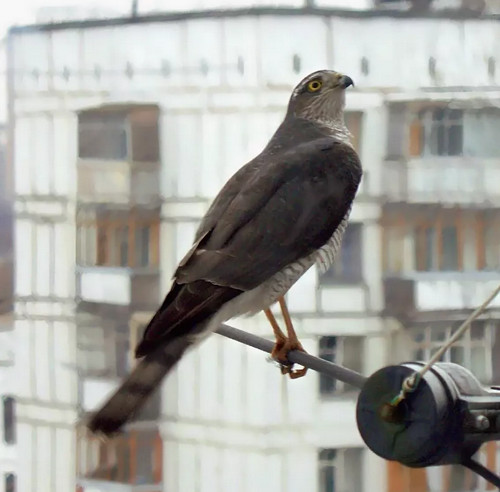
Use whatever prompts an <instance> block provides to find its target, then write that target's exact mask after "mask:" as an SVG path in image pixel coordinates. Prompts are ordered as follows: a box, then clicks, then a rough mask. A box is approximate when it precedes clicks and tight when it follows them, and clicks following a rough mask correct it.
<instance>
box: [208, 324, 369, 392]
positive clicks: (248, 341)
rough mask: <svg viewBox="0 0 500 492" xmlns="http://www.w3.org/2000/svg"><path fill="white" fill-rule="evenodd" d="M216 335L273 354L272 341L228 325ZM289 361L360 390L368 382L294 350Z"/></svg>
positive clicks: (352, 373) (331, 364) (347, 370)
mask: <svg viewBox="0 0 500 492" xmlns="http://www.w3.org/2000/svg"><path fill="white" fill-rule="evenodd" d="M216 333H218V334H219V335H222V336H224V337H226V338H230V339H231V340H235V341H237V342H240V343H244V344H245V345H249V346H250V347H253V348H256V349H258V350H262V351H263V352H267V353H268V354H270V353H271V351H272V349H273V347H274V343H273V342H271V340H266V339H265V338H262V337H258V336H256V335H252V334H251V333H247V332H246V331H242V330H238V329H237V328H234V327H232V326H228V325H221V326H220V328H219V329H217V330H216ZM288 360H289V361H290V362H293V363H294V364H300V365H301V366H304V367H307V368H308V369H312V370H313V371H317V372H320V373H321V374H326V375H328V376H331V377H332V378H335V379H338V380H339V381H342V382H344V383H347V384H350V385H352V386H355V387H356V388H359V389H361V388H362V387H363V385H364V384H365V381H366V377H365V376H363V375H361V374H359V373H357V372H356V371H352V370H351V369H347V368H346V367H342V366H339V365H337V364H333V363H332V362H328V361H326V360H323V359H320V358H318V357H315V356H314V355H311V354H307V353H305V352H298V351H297V350H292V351H291V352H290V353H289V354H288Z"/></svg>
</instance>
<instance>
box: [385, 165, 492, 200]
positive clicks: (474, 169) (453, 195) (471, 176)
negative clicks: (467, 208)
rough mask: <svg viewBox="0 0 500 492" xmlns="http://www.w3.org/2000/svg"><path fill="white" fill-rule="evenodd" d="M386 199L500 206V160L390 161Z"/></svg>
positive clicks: (386, 183)
mask: <svg viewBox="0 0 500 492" xmlns="http://www.w3.org/2000/svg"><path fill="white" fill-rule="evenodd" d="M382 181H383V186H384V189H383V195H384V196H385V197H386V198H387V199H388V200H389V201H391V202H408V203H415V204H422V203H441V204H446V205H476V206H477V205H480V206H484V207H488V206H500V188H499V187H498V183H500V160H499V159H484V158H472V157H427V158H412V159H409V160H408V161H406V162H401V161H386V162H385V165H384V169H383V180H382Z"/></svg>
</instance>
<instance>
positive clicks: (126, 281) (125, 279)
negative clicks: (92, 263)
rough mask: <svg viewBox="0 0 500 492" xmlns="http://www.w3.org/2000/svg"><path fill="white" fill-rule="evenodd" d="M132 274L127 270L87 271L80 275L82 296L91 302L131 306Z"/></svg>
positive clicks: (102, 269) (104, 269)
mask: <svg viewBox="0 0 500 492" xmlns="http://www.w3.org/2000/svg"><path fill="white" fill-rule="evenodd" d="M130 281H131V280H130V273H129V271H128V270H127V269H120V268H110V269H107V268H101V267H99V268H97V269H96V270H93V269H87V270H86V271H84V272H82V273H81V274H80V296H81V298H82V299H84V300H86V301H90V302H105V303H110V304H118V305H121V306H126V305H127V304H130V292H131V290H130V287H131V285H130Z"/></svg>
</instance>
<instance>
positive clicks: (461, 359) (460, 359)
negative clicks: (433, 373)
mask: <svg viewBox="0 0 500 492" xmlns="http://www.w3.org/2000/svg"><path fill="white" fill-rule="evenodd" d="M450 362H454V363H455V364H460V365H461V366H463V365H464V364H465V349H464V347H451V348H450Z"/></svg>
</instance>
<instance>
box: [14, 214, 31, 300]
mask: <svg viewBox="0 0 500 492" xmlns="http://www.w3.org/2000/svg"><path fill="white" fill-rule="evenodd" d="M14 232H15V244H16V257H15V261H16V265H15V269H14V272H15V273H14V275H15V286H16V287H15V289H16V295H18V296H29V295H31V294H32V293H33V288H32V286H33V275H34V272H33V267H34V260H35V259H34V258H33V249H34V248H33V241H34V234H33V223H32V222H31V221H29V220H24V219H17V220H16V222H15V228H14Z"/></svg>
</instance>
